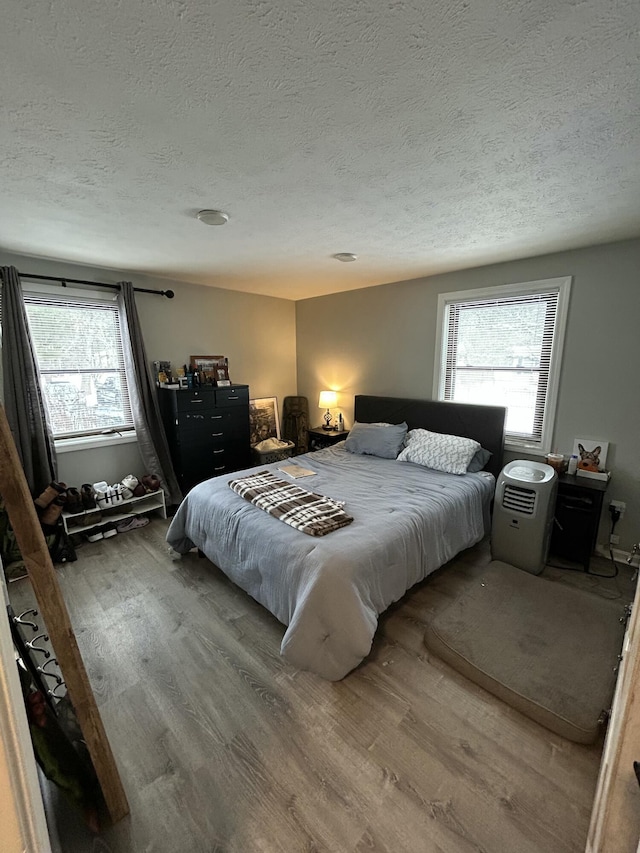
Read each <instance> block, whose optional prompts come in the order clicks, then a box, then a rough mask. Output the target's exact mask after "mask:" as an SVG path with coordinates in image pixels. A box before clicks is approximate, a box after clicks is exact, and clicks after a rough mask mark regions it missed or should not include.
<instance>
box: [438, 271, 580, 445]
mask: <svg viewBox="0 0 640 853" xmlns="http://www.w3.org/2000/svg"><path fill="white" fill-rule="evenodd" d="M571 282H572V276H561V277H558V278H548V279H538V280H535V281H525V282H516V283H512V284H498V285H491V286H489V287H481V288H474V289H472V290H458V291H452V292H450V293H440V294H438V315H437V328H436V351H435V364H434V375H433V398H434V399H435V400H443V401H444V400H445V396H444V389H445V379H446V366H447V352H446V351H447V330H446V322H445V317H446V314H447V308H448V306H449V305H450V304H451V303H454V302H475V301H477V302H484V301H486V300H487V299H500V298H508V297H510V296H528V295H530V296H534V295H535V294H537V293H548V292H549V291H557V293H558V304H557V309H556V321H555V328H554V333H553V342H552V347H551V355H550V359H549V381H548V384H547V394H546V398H545V404H544V415H543V421H542V432H541V437H540V442H536V441H531V440H528V439H517V438H516V437H515V436H511V437H510V436H509V435H508V434H507V435H506V436H505V449H507V450H513V451H526V452H527V453H528V454H531V455H540V456H544V455H546V454H547V453H549V452H550V450H551V447H552V438H553V432H554V427H555V419H556V413H557V405H558V392H559V387H560V372H561V369H562V355H563V352H564V342H565V337H566V327H567V317H568V313H569V297H570V294H571Z"/></svg>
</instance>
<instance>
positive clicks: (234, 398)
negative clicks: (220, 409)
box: [227, 395, 240, 400]
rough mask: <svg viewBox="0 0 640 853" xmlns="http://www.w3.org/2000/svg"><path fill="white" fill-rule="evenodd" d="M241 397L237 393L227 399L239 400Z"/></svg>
mask: <svg viewBox="0 0 640 853" xmlns="http://www.w3.org/2000/svg"><path fill="white" fill-rule="evenodd" d="M239 399H240V397H238V396H237V395H236V396H235V397H231V396H229V397H227V400H239Z"/></svg>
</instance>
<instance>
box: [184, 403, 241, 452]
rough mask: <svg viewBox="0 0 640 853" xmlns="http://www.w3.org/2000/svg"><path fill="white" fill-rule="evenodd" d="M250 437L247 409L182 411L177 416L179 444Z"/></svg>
mask: <svg viewBox="0 0 640 853" xmlns="http://www.w3.org/2000/svg"><path fill="white" fill-rule="evenodd" d="M245 436H246V439H247V441H248V439H249V417H248V415H247V412H246V410H245V409H235V408H230V409H213V410H211V411H206V410H205V411H203V412H202V413H200V412H197V413H193V412H182V413H179V414H178V416H177V418H176V424H175V439H176V441H177V442H178V443H179V444H185V443H188V442H190V441H193V442H198V443H200V444H203V443H204V444H206V443H207V442H210V441H212V440H215V439H221V440H225V441H226V440H229V439H231V440H235V439H237V438H245Z"/></svg>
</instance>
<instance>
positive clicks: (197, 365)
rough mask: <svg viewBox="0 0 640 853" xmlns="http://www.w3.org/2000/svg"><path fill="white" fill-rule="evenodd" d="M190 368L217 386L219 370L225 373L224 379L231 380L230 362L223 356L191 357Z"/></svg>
mask: <svg viewBox="0 0 640 853" xmlns="http://www.w3.org/2000/svg"><path fill="white" fill-rule="evenodd" d="M189 366H190V367H191V369H192V370H197V371H198V373H201V374H202V376H203V377H204V380H205V382H207V383H211V384H215V382H216V380H217V379H218V371H219V370H223V371H224V373H225V375H224V376H223V377H221V378H222V379H228V378H229V361H228V359H226V358H225V357H224V356H223V355H190V356H189Z"/></svg>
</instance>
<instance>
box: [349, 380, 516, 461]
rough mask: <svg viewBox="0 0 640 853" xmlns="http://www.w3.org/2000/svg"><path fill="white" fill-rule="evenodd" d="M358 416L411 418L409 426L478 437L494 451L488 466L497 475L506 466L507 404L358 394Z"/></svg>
mask: <svg viewBox="0 0 640 853" xmlns="http://www.w3.org/2000/svg"><path fill="white" fill-rule="evenodd" d="M354 414H355V419H356V420H357V421H359V422H360V423H368V424H370V423H376V422H377V421H382V422H386V423H392V424H400V423H402V422H403V421H406V422H407V425H408V427H409V429H417V428H418V427H422V429H428V430H431V432H442V433H446V434H448V435H463V436H465V438H475V440H476V441H479V442H480V444H481V445H482V446H483V447H484V448H485V449H486V450H489V451H491V454H492V455H491V459H490V460H489V462H488V463H487V465H486V470H487V471H490V472H491V473H492V474H494V475H495V476H496V477H497V476H498V474H499V473H500V471H501V470H502V453H503V450H504V424H505V419H506V416H507V410H506V409H505V408H504V407H503V406H475V405H470V404H468V403H441V402H438V401H436V400H407V399H404V398H402V397H370V396H367V395H364V394H358V395H356V398H355V412H354Z"/></svg>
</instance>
